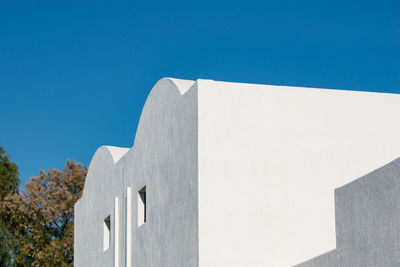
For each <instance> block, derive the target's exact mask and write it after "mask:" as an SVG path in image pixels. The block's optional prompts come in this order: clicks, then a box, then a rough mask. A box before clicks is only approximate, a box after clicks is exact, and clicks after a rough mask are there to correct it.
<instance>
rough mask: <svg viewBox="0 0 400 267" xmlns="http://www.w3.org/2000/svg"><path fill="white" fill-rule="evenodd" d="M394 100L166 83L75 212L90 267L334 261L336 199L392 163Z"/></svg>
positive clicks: (397, 106)
mask: <svg viewBox="0 0 400 267" xmlns="http://www.w3.org/2000/svg"><path fill="white" fill-rule="evenodd" d="M399 114H400V95H395V94H384V93H371V92H356V91H342V90H328V89H314V88H299V87H286V86H270V85H256V84H241V83H229V82H217V81H212V80H197V81H187V80H177V79H169V78H164V79H162V80H160V81H159V82H158V83H157V84H156V85H155V86H154V88H153V89H152V91H151V93H150V95H149V97H148V99H147V101H146V104H145V106H144V108H143V112H142V115H141V118H140V122H139V125H138V128H137V134H136V138H135V141H134V145H133V147H132V148H129V149H128V148H117V147H100V148H99V149H98V150H97V152H96V153H95V155H94V157H93V159H92V162H91V164H90V168H89V172H88V175H87V179H86V184H85V188H84V193H83V197H82V198H81V199H80V200H79V201H78V202H77V204H76V205H75V260H74V264H75V265H76V266H78V267H86V266H96V267H100V266H115V267H119V266H121V267H122V266H123V267H136V266H139V267H144V266H149V267H150V266H154V267H158V266H170V267H180V266H182V267H198V266H200V267H236V266H237V267H243V266H246V267H253V266H254V267H255V266H260V267H265V266H274V267H275V266H293V265H296V264H299V263H301V262H304V261H307V260H309V259H311V258H313V257H316V256H318V255H321V254H324V253H325V252H328V251H331V250H334V249H335V248H336V233H335V204H334V189H335V188H337V187H340V186H343V185H344V184H346V183H348V182H350V181H352V180H354V179H355V178H358V177H360V176H362V175H365V174H366V173H368V172H370V171H372V170H374V169H376V168H378V167H380V166H382V165H384V164H386V163H388V162H390V161H392V160H394V159H395V158H397V157H399V156H400V138H399V137H400V119H399Z"/></svg>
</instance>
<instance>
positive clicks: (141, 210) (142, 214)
mask: <svg viewBox="0 0 400 267" xmlns="http://www.w3.org/2000/svg"><path fill="white" fill-rule="evenodd" d="M146 212H147V208H146V186H144V187H143V188H142V189H140V190H139V192H138V226H141V225H142V224H144V223H145V222H146V220H147V214H146Z"/></svg>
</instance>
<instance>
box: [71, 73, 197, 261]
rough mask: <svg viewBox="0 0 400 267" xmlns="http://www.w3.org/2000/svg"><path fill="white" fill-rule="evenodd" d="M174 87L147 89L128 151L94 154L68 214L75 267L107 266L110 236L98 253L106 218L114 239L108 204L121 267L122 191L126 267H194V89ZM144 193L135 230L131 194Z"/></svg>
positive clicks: (168, 83)
mask: <svg viewBox="0 0 400 267" xmlns="http://www.w3.org/2000/svg"><path fill="white" fill-rule="evenodd" d="M179 82H180V81H179V80H171V79H162V80H160V81H159V82H158V83H157V84H156V85H155V86H154V88H153V89H152V91H151V93H150V95H149V97H148V99H147V101H146V104H145V106H144V108H143V112H142V115H141V118H140V122H139V125H138V130H137V134H136V137H135V142H134V146H133V147H132V148H131V149H129V150H124V149H122V150H120V149H118V148H113V147H101V148H99V150H98V151H97V152H96V153H95V155H94V157H93V159H92V162H91V164H90V168H89V172H88V176H87V180H86V184H85V189H84V193H83V197H82V198H81V199H80V200H79V201H78V203H77V204H76V206H75V218H76V219H75V244H74V245H75V260H74V261H75V262H74V264H75V266H78V267H88V266H95V267H101V266H107V267H109V266H114V251H113V247H114V243H115V240H114V234H112V236H111V248H110V249H108V250H107V251H105V252H103V247H102V245H103V240H102V239H103V220H104V219H105V218H106V217H107V216H108V215H111V228H112V229H111V231H112V233H114V227H115V225H114V220H115V216H114V198H115V197H118V198H119V208H120V210H119V214H120V219H119V221H120V226H119V228H120V233H119V248H120V250H119V265H120V266H125V256H126V251H125V247H126V246H125V234H124V233H125V231H124V229H125V220H126V219H125V210H124V209H125V205H126V203H125V197H126V188H127V187H128V186H130V187H131V188H132V194H133V196H132V201H133V203H132V209H133V211H132V224H133V227H132V251H131V253H132V266H170V267H176V266H188V267H190V266H198V231H197V229H198V226H197V224H198V219H197V217H198V215H197V174H198V171H197V87H196V84H194V82H191V84H189V83H188V82H187V81H185V82H182V83H179ZM177 83H178V84H177ZM191 85H193V87H192V88H191V89H190V90H188V89H189V87H190V86H191ZM182 86H183V87H182ZM182 94H183V95H182ZM143 186H146V190H147V222H146V223H145V224H144V225H142V226H140V227H138V226H137V206H138V205H137V193H138V191H139V190H140V189H141V188H142V187H143Z"/></svg>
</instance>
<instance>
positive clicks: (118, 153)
mask: <svg viewBox="0 0 400 267" xmlns="http://www.w3.org/2000/svg"><path fill="white" fill-rule="evenodd" d="M103 147H104V148H106V149H107V150H108V151H109V152H110V154H111V157H112V158H113V161H114V164H115V163H117V162H118V161H119V160H120V159H121V158H122V157H123V156H124V155H125V154H126V152H128V151H129V148H125V147H116V146H103Z"/></svg>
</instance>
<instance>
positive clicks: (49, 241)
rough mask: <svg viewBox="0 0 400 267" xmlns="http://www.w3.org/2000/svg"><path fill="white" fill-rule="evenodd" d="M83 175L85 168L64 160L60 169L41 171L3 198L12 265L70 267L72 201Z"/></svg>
mask: <svg viewBox="0 0 400 267" xmlns="http://www.w3.org/2000/svg"><path fill="white" fill-rule="evenodd" d="M86 174H87V167H84V166H83V165H82V164H80V163H75V162H74V161H67V163H66V164H65V167H64V169H63V170H58V169H49V170H48V171H47V172H45V171H43V170H42V171H41V172H40V175H39V176H37V177H32V178H31V180H30V181H29V182H27V183H26V184H25V186H24V188H23V189H22V190H21V192H20V193H17V192H14V193H12V194H8V195H7V196H6V197H5V198H4V200H3V201H2V203H1V204H0V216H4V218H8V222H9V223H10V225H11V227H10V228H9V232H10V236H12V237H13V244H14V247H13V249H12V251H13V255H14V257H13V265H14V266H20V265H21V266H72V264H73V236H74V227H73V220H74V204H75V202H76V201H77V200H78V199H79V198H80V197H81V196H82V191H83V186H84V183H85V178H86Z"/></svg>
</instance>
